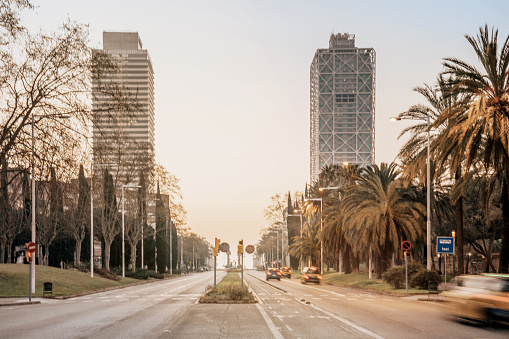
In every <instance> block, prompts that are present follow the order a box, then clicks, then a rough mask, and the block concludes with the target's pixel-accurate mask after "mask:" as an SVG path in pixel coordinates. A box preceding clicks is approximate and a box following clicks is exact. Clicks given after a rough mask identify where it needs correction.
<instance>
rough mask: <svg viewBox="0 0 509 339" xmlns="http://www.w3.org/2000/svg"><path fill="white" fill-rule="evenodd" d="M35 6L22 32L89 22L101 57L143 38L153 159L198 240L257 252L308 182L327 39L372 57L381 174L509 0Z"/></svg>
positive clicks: (91, 0)
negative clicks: (430, 87) (319, 59)
mask: <svg viewBox="0 0 509 339" xmlns="http://www.w3.org/2000/svg"><path fill="white" fill-rule="evenodd" d="M40 3H41V4H40V6H39V8H38V9H37V10H36V12H35V13H26V15H25V16H24V18H25V19H26V23H27V24H29V25H30V26H31V27H41V28H42V29H44V30H54V29H55V28H56V27H57V26H58V25H59V24H60V23H61V22H62V21H63V20H65V19H66V18H70V19H72V20H75V21H78V22H81V23H88V24H89V25H90V32H91V35H90V38H91V45H92V46H94V47H98V48H102V32H103V31H104V30H114V31H137V32H139V34H140V36H141V40H142V42H143V47H144V48H145V49H147V50H148V51H149V53H150V56H151V58H152V62H153V66H154V70H155V93H156V97H155V100H156V153H157V155H156V157H157V160H158V161H159V162H161V163H163V164H164V165H165V166H166V168H167V169H168V170H169V171H170V172H172V173H173V174H175V175H176V176H177V177H178V178H179V179H180V184H181V188H182V193H183V195H184V201H183V204H184V206H185V208H186V209H187V211H188V225H189V226H190V227H191V229H192V230H193V231H194V232H196V233H198V234H200V235H202V236H204V237H206V239H207V240H208V241H209V242H210V243H213V242H214V237H219V238H221V240H222V241H227V242H229V243H230V245H236V244H237V242H238V240H240V239H242V238H243V239H244V244H246V245H247V244H254V243H256V241H257V240H258V239H259V234H260V230H261V228H262V227H266V226H267V224H266V223H265V220H264V218H263V211H264V209H265V207H266V206H267V205H268V204H269V199H270V196H271V195H272V194H274V193H286V192H288V191H292V192H293V191H297V190H299V191H302V190H303V189H304V186H305V184H306V182H308V181H309V66H310V64H311V61H312V59H313V56H314V53H315V51H316V49H318V48H327V47H328V41H329V36H330V34H331V33H332V32H334V33H346V32H347V33H350V34H355V38H356V46H357V47H373V48H374V49H375V51H376V97H375V101H376V111H375V119H376V134H375V140H376V143H375V145H376V155H375V159H376V162H377V163H380V162H391V161H392V160H394V157H395V156H396V153H397V151H398V150H399V148H400V146H401V144H402V142H401V141H398V140H397V136H398V135H399V131H400V130H401V129H402V128H403V126H404V124H403V123H392V122H389V121H388V119H389V117H391V116H394V115H397V114H398V113H400V112H402V111H404V110H406V109H407V108H409V107H410V106H411V105H412V104H416V103H423V101H422V99H421V98H420V96H419V95H417V94H415V93H413V92H412V89H413V88H414V87H415V86H419V85H422V84H423V83H433V82H434V79H435V78H436V76H437V74H438V73H439V72H440V71H441V69H442V66H441V62H442V58H444V57H458V58H460V59H463V60H467V61H470V62H474V61H475V59H474V55H473V53H472V50H471V48H470V46H469V45H468V43H467V42H466V40H465V39H464V35H465V34H469V35H475V34H477V32H478V28H479V26H481V25H485V24H488V25H489V26H490V27H491V26H495V27H496V28H498V29H499V36H501V37H502V38H504V39H505V37H507V35H508V34H509V20H508V19H507V15H508V13H509V2H508V1H489V0H485V1H483V2H479V1H444V0H442V1H434V0H433V1H431V0H428V1H408V0H402V1H379V0H373V1H351V0H349V1H341V0H337V1H317V0H315V1H295V0H292V1H275V0H272V1H271V0H257V1H213V0H202V1H193V0H189V1H169V0H164V1H150V0H145V1H139V0H138V1H130V0H129V1H128V0H122V1H118V0H108V1H104V0H102V1H97V0H87V1H72V0H59V1H57V0H44V1H41V2H40ZM501 40H502V39H501ZM406 123H407V122H406ZM231 247H232V248H236V247H235V246H231Z"/></svg>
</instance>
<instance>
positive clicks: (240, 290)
mask: <svg viewBox="0 0 509 339" xmlns="http://www.w3.org/2000/svg"><path fill="white" fill-rule="evenodd" d="M226 290H227V294H228V298H229V299H231V300H250V299H251V292H249V290H248V289H247V287H245V286H244V287H242V286H238V285H230V286H227V288H226Z"/></svg>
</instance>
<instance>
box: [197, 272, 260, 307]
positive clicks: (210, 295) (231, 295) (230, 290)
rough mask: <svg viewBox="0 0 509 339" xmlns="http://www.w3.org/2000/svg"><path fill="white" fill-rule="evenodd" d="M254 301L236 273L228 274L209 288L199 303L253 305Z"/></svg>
mask: <svg viewBox="0 0 509 339" xmlns="http://www.w3.org/2000/svg"><path fill="white" fill-rule="evenodd" d="M255 302H256V300H255V298H254V296H253V294H252V293H251V291H249V289H248V288H247V286H246V285H245V284H244V286H242V279H241V278H240V276H239V273H238V272H228V273H227V274H226V275H225V276H224V278H223V279H222V280H221V281H220V282H219V283H218V284H217V285H216V288H214V287H212V286H209V287H208V291H207V292H206V293H205V294H204V295H203V296H201V298H200V303H224V304H228V303H232V304H234V303H241V304H244V303H255Z"/></svg>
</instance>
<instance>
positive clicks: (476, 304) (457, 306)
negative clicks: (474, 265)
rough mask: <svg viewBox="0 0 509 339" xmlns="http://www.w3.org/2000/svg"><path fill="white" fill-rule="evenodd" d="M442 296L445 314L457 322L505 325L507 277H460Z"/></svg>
mask: <svg viewBox="0 0 509 339" xmlns="http://www.w3.org/2000/svg"><path fill="white" fill-rule="evenodd" d="M456 282H457V287H456V288H455V289H453V290H450V291H447V292H445V293H444V297H445V306H446V312H448V313H449V315H451V316H453V317H455V318H457V319H467V320H474V321H488V322H491V321H495V322H505V323H507V322H509V275H498V274H493V275H484V276H479V275H462V276H459V277H457V278H456Z"/></svg>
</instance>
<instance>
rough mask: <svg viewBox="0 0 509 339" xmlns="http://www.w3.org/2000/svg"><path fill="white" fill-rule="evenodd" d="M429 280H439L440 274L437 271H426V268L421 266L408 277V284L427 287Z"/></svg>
mask: <svg viewBox="0 0 509 339" xmlns="http://www.w3.org/2000/svg"><path fill="white" fill-rule="evenodd" d="M429 281H436V282H440V275H438V273H437V271H428V270H427V269H426V268H421V269H420V270H419V271H417V273H415V274H414V275H413V277H412V279H410V286H412V287H419V288H422V289H427V288H428V282H429Z"/></svg>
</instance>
